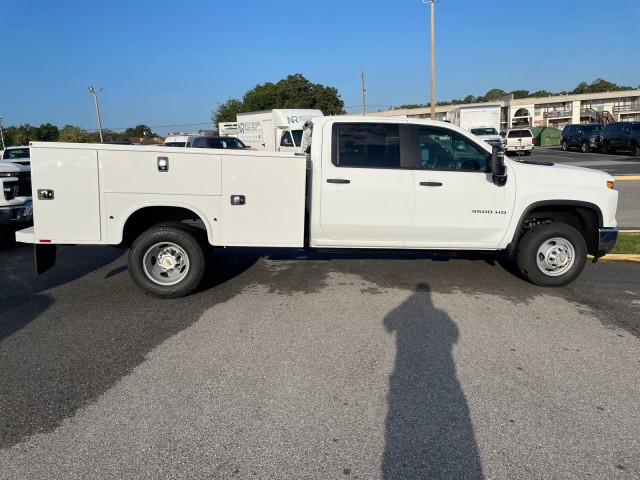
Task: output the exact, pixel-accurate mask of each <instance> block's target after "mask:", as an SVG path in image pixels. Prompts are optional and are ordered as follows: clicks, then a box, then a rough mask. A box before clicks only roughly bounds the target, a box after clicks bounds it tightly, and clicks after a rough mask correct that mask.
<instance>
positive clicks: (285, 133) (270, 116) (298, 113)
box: [237, 108, 324, 152]
mask: <svg viewBox="0 0 640 480" xmlns="http://www.w3.org/2000/svg"><path fill="white" fill-rule="evenodd" d="M323 116H324V115H323V113H322V112H321V111H320V110H315V109H292V108H279V109H275V110H265V111H262V112H249V113H239V114H238V116H237V119H238V122H237V123H238V138H239V139H240V140H242V141H243V142H244V144H245V145H247V146H249V147H251V148H255V149H256V150H267V151H271V152H276V151H277V152H300V143H301V140H302V127H303V126H304V123H305V122H306V121H307V120H311V119H314V118H317V117H323Z"/></svg>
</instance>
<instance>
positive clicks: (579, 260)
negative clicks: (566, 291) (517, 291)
mask: <svg viewBox="0 0 640 480" xmlns="http://www.w3.org/2000/svg"><path fill="white" fill-rule="evenodd" d="M516 262H517V264H518V268H519V270H520V272H521V273H522V274H523V275H524V276H525V278H527V279H528V280H529V281H530V282H531V283H533V284H535V285H538V286H541V287H560V286H563V285H567V284H569V283H571V282H573V281H574V280H575V279H576V278H577V277H578V275H580V273H581V272H582V270H583V269H584V266H585V265H586V263H587V244H586V242H585V240H584V238H583V236H582V235H581V234H580V232H578V231H577V230H576V229H575V228H573V227H571V226H569V225H567V224H564V223H549V224H546V225H540V226H538V227H535V228H532V229H531V230H529V231H528V232H527V233H525V234H524V235H523V237H522V239H521V240H520V243H519V244H518V249H517V252H516Z"/></svg>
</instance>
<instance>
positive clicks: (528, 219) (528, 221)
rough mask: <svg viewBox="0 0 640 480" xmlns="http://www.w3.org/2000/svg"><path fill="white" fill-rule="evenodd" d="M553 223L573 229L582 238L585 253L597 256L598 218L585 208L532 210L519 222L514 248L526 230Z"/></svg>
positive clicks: (541, 207) (563, 207)
mask: <svg viewBox="0 0 640 480" xmlns="http://www.w3.org/2000/svg"><path fill="white" fill-rule="evenodd" d="M553 222H560V223H564V224H567V225H570V226H571V227H573V228H575V229H576V230H577V231H578V232H580V234H581V235H582V236H583V237H584V240H585V242H586V244H587V252H588V253H589V254H591V255H595V254H597V250H598V241H599V236H598V226H599V225H600V222H599V216H598V213H597V212H596V210H594V209H593V208H590V207H586V206H568V205H542V206H539V207H535V208H533V209H532V210H531V211H529V212H527V214H526V215H525V216H524V217H523V220H522V221H521V224H520V228H519V230H518V232H517V234H516V239H515V241H514V247H515V246H516V245H517V244H518V242H519V241H520V239H521V238H522V236H523V235H524V234H525V233H526V232H527V231H528V230H530V229H532V228H535V227H536V226H538V225H543V224H547V223H553Z"/></svg>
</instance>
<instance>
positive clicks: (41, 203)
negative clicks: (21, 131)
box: [31, 146, 101, 243]
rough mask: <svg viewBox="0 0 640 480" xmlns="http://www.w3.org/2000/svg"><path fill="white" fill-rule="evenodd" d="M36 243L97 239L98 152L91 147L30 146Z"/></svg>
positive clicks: (98, 201) (98, 209)
mask: <svg viewBox="0 0 640 480" xmlns="http://www.w3.org/2000/svg"><path fill="white" fill-rule="evenodd" d="M31 182H32V188H33V218H34V235H35V241H36V243H41V242H42V241H43V240H45V241H50V242H51V243H99V242H100V240H101V231H100V197H99V187H98V182H99V178H98V154H97V151H96V150H95V149H93V148H77V147H76V148H51V147H49V148H47V147H40V146H32V147H31Z"/></svg>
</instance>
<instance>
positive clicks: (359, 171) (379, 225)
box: [320, 122, 414, 247]
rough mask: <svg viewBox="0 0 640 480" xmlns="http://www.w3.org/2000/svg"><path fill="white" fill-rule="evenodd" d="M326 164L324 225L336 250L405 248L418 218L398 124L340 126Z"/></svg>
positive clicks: (337, 127)
mask: <svg viewBox="0 0 640 480" xmlns="http://www.w3.org/2000/svg"><path fill="white" fill-rule="evenodd" d="M332 128H333V130H332V141H333V145H332V147H331V161H330V162H329V161H325V162H323V167H322V173H321V175H322V178H321V182H320V188H321V206H320V226H321V229H322V231H323V233H324V235H325V237H326V239H327V240H328V241H329V242H330V243H332V244H334V245H345V246H360V247H398V246H403V245H404V241H405V239H406V238H407V235H408V234H409V231H410V229H411V223H412V219H413V195H414V187H413V171H412V170H411V168H410V167H411V165H410V163H411V159H410V155H401V151H400V150H401V142H400V139H401V138H400V137H401V133H402V132H403V131H404V129H405V128H406V125H402V124H398V123H363V122H354V123H342V122H339V123H335V124H333V126H332Z"/></svg>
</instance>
